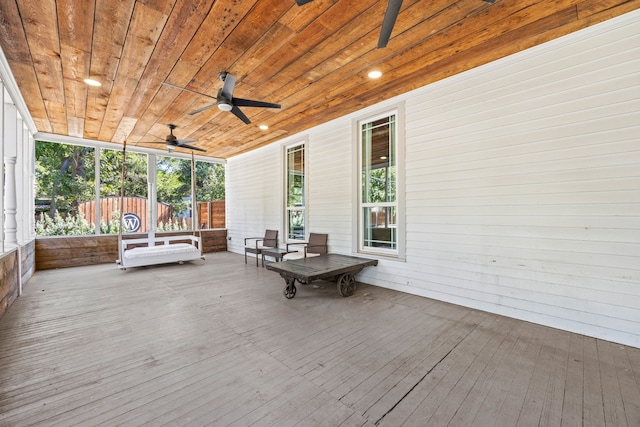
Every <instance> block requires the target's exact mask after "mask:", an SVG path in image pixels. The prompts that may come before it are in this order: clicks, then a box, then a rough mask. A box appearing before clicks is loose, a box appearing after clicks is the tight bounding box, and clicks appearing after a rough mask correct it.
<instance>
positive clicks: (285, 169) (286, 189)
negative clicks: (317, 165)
mask: <svg viewBox="0 0 640 427" xmlns="http://www.w3.org/2000/svg"><path fill="white" fill-rule="evenodd" d="M298 147H302V152H303V160H302V161H303V167H304V171H303V172H304V173H303V186H302V191H303V194H302V199H303V204H302V206H289V151H290V150H291V149H295V148H298ZM308 153H309V150H308V144H307V141H306V140H302V141H296V142H293V143H291V144H286V145H283V151H282V159H283V161H282V169H283V183H284V186H283V206H284V209H283V215H284V218H283V227H284V228H283V229H284V236H285V239H284V241H285V243H289V242H303V241H305V240H306V236H307V230H308V225H309V209H308V203H309V197H308V196H309V179H308V177H309V175H308V173H309V172H308V171H309V154H308ZM292 210H301V211H302V212H303V214H304V220H303V224H302V228H303V233H302V235H301V236H300V238H299V239H296V238H290V237H289V236H290V233H289V225H290V224H289V213H290V212H291V211H292Z"/></svg>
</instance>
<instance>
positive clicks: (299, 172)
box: [285, 144, 306, 240]
mask: <svg viewBox="0 0 640 427" xmlns="http://www.w3.org/2000/svg"><path fill="white" fill-rule="evenodd" d="M286 162H287V172H286V173H287V176H286V177H285V179H286V182H287V205H286V215H287V238H288V239H289V240H304V238H305V234H306V233H305V225H306V222H305V175H304V145H303V144H302V145H296V146H295V147H289V148H287V159H286Z"/></svg>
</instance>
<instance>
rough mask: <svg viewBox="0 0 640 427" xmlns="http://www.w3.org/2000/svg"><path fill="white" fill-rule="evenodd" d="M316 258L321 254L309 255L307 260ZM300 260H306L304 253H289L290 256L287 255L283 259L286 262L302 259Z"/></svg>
mask: <svg viewBox="0 0 640 427" xmlns="http://www.w3.org/2000/svg"><path fill="white" fill-rule="evenodd" d="M314 256H320V254H312V253H308V254H307V258H311V257H314ZM300 258H304V252H289V253H288V254H285V255H284V256H283V257H282V259H283V260H284V261H286V260H292V259H300Z"/></svg>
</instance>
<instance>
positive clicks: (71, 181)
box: [35, 141, 95, 218]
mask: <svg viewBox="0 0 640 427" xmlns="http://www.w3.org/2000/svg"><path fill="white" fill-rule="evenodd" d="M93 153H94V151H93V148H92V147H82V146H78V145H68V144H58V143H52V142H42V141H37V142H36V171H35V172H36V196H37V197H38V198H40V199H49V200H50V210H49V216H50V217H51V218H54V217H55V216H56V214H58V211H63V212H65V213H67V212H68V213H71V214H74V215H75V214H77V213H78V203H79V202H83V201H85V200H88V199H90V198H91V197H92V193H93V191H94V186H95V173H94V161H93Z"/></svg>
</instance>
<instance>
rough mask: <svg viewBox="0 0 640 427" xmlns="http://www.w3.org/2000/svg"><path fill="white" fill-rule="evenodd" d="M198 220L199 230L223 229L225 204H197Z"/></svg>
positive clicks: (219, 202) (214, 202) (213, 202)
mask: <svg viewBox="0 0 640 427" xmlns="http://www.w3.org/2000/svg"><path fill="white" fill-rule="evenodd" d="M198 212H199V215H198V218H199V219H200V228H201V229H208V228H225V227H226V222H227V221H226V217H225V203H224V200H214V201H212V202H199V203H198Z"/></svg>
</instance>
